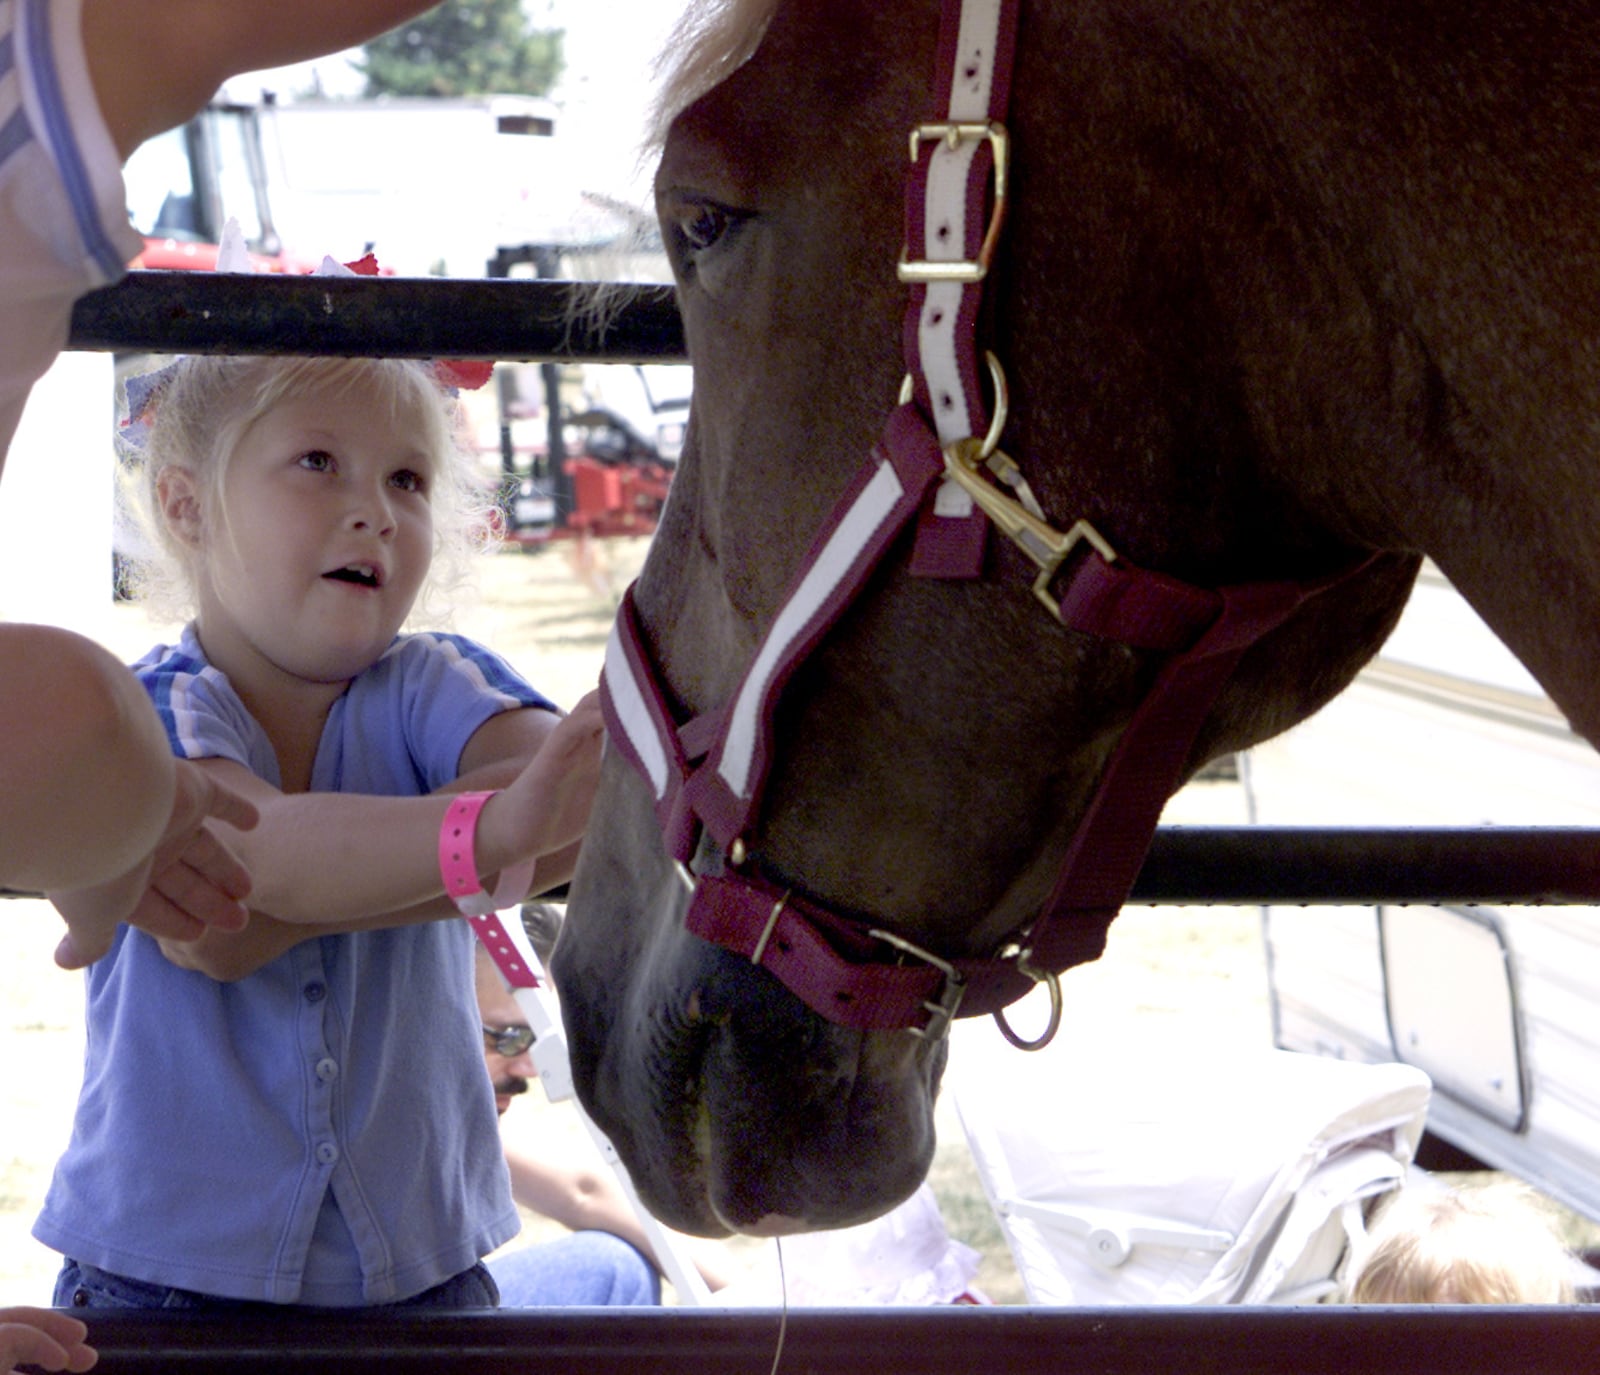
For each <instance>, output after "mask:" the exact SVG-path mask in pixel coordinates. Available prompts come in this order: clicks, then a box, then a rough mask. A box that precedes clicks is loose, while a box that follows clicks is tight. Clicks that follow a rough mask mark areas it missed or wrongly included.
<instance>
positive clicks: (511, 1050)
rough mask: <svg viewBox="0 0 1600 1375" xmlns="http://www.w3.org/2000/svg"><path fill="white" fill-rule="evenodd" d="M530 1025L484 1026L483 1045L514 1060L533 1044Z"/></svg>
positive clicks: (486, 1048)
mask: <svg viewBox="0 0 1600 1375" xmlns="http://www.w3.org/2000/svg"><path fill="white" fill-rule="evenodd" d="M533 1040H534V1037H533V1028H532V1027H531V1026H486V1027H484V1029H483V1047H484V1049H485V1050H492V1051H493V1052H494V1053H495V1054H496V1055H503V1056H505V1057H506V1059H508V1060H515V1059H516V1058H517V1056H519V1055H521V1054H522V1053H523V1051H525V1050H527V1048H528V1047H529V1046H531V1045H532V1044H533Z"/></svg>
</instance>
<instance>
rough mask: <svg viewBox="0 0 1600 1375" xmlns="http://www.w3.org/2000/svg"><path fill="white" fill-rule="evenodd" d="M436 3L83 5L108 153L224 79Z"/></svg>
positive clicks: (166, 125)
mask: <svg viewBox="0 0 1600 1375" xmlns="http://www.w3.org/2000/svg"><path fill="white" fill-rule="evenodd" d="M435 3H437V0H273V3H272V4H261V3H258V2H257V0H84V9H83V39H84V48H85V50H86V52H87V53H88V58H89V78H90V80H91V81H92V82H93V84H94V88H95V94H96V95H97V96H98V97H99V100H100V110H101V114H102V115H103V116H104V118H105V121H106V127H107V128H108V129H109V130H110V131H111V137H112V140H113V141H114V142H115V144H116V146H117V151H118V153H119V154H120V156H122V157H123V158H126V157H127V156H128V155H129V154H130V153H131V152H132V151H133V150H134V149H135V148H136V147H138V146H139V144H141V143H142V142H144V140H145V139H147V138H149V137H151V136H152V135H154V134H159V133H160V132H161V131H162V130H163V129H170V128H171V127H172V126H173V125H175V124H182V123H183V121H184V120H186V119H188V118H189V116H190V115H192V114H193V113H194V112H195V111H196V110H198V109H199V108H200V107H201V105H203V104H204V103H205V102H206V101H207V100H209V99H210V98H211V97H212V96H213V95H214V94H215V93H216V90H217V88H218V87H219V86H221V85H222V83H223V82H224V81H226V80H227V79H228V78H229V77H230V76H236V75H238V74H239V73H240V72H247V71H258V70H261V69H262V68H266V67H280V66H284V65H286V64H288V63H291V62H301V61H304V60H306V59H308V58H313V57H321V56H322V55H323V54H325V53H333V52H339V51H341V50H343V49H345V48H350V47H354V46H356V45H357V44H360V43H364V42H366V41H367V40H368V39H369V38H375V37H376V36H377V35H378V34H380V33H384V32H386V31H387V30H389V29H392V28H394V27H396V26H397V25H399V24H403V23H405V22H406V21H407V20H408V19H413V18H415V17H416V16H417V15H419V14H421V13H423V12H424V11H425V10H429V9H432V8H433V6H434V4H435Z"/></svg>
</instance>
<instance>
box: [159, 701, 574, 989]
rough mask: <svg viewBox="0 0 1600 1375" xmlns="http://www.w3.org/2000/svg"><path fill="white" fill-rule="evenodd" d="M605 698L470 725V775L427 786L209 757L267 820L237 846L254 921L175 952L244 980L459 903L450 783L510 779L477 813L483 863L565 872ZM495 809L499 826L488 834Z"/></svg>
mask: <svg viewBox="0 0 1600 1375" xmlns="http://www.w3.org/2000/svg"><path fill="white" fill-rule="evenodd" d="M600 737H601V726H600V717H599V704H598V698H597V697H596V696H595V695H594V694H590V696H589V697H586V698H585V699H584V700H583V701H582V702H580V703H579V704H578V706H577V707H576V708H575V709H574V710H573V712H572V714H571V715H570V716H568V717H566V718H565V719H561V720H558V718H556V717H555V716H554V714H553V713H551V712H547V711H539V710H535V709H523V710H516V711H508V712H502V713H501V714H499V715H498V716H495V717H492V718H491V719H490V720H488V721H486V722H485V723H484V724H483V725H482V726H480V727H479V728H478V730H477V731H476V732H474V734H473V736H472V739H471V740H470V741H469V742H468V745H467V748H466V749H465V750H464V751H463V752H462V758H461V765H462V773H461V774H460V776H459V777H457V778H456V779H455V781H454V782H453V783H451V784H450V785H449V787H448V788H447V789H444V790H441V791H440V792H437V793H433V794H430V795H429V796H427V797H369V796H363V795H352V794H340V793H293V794H286V793H281V792H279V791H278V790H277V789H276V788H273V787H272V786H271V785H270V784H267V783H263V782H262V781H261V780H260V779H257V778H255V776H254V775H252V774H250V773H249V771H248V770H246V769H244V768H243V767H242V766H240V765H237V764H233V763H231V762H228V761H223V760H210V761H205V766H206V767H208V768H210V769H212V770H213V771H215V772H219V773H220V774H221V776H223V777H225V778H227V779H228V780H229V781H230V783H233V784H234V785H236V786H238V787H239V788H241V789H249V790H250V795H251V796H252V799H253V800H254V801H255V802H256V804H257V807H258V809H259V810H260V812H261V818H262V819H261V822H260V824H259V825H258V826H257V827H256V829H255V830H254V831H253V832H251V833H250V834H249V835H242V834H241V835H240V836H239V837H238V844H239V848H240V851H241V853H243V855H244V858H245V861H246V863H247V864H248V865H249V866H250V868H251V877H252V882H253V885H254V886H253V889H252V895H251V908H252V915H251V920H250V925H249V926H248V927H247V928H246V929H245V930H244V931H242V932H237V933H233V932H229V933H223V932H210V933H208V934H207V935H206V936H205V937H204V938H203V939H202V940H200V941H196V942H192V943H187V944H184V945H176V944H166V945H164V949H165V950H166V953H167V956H168V958H169V959H171V960H173V962H174V963H176V964H180V965H182V966H184V967H185V968H190V969H198V970H200V971H201V972H203V973H206V974H209V975H210V976H211V977H213V978H220V979H237V978H242V977H243V976H245V975H246V974H249V973H252V972H254V971H255V970H256V969H259V968H260V967H261V966H262V965H263V964H265V963H267V962H268V961H269V960H271V959H275V958H276V957H277V956H278V955H281V954H282V953H283V952H284V951H285V950H288V949H289V948H290V947H291V946H293V945H296V944H298V943H299V942H300V941H302V940H307V939H310V938H311V937H313V936H322V935H329V934H334V933H345V932H352V931H367V930H376V929H380V928H385V927H391V926H402V925H412V924H415V923H417V922H423V921H437V920H439V919H440V918H444V917H452V916H455V915H456V908H455V906H454V904H453V903H451V901H450V900H449V899H448V898H447V897H445V895H444V884H443V881H442V879H441V878H440V876H439V861H438V846H439V825H440V823H441V822H442V820H443V818H444V812H445V809H446V807H447V806H448V805H449V795H450V794H451V793H455V792H461V791H465V790H468V789H485V790H487V789H493V788H496V787H499V786H504V788H505V791H504V792H502V793H501V795H500V796H498V797H496V798H494V799H492V800H491V801H490V802H489V803H488V805H486V806H485V807H484V809H483V812H482V813H481V814H480V818H479V825H478V833H477V844H476V846H475V847H474V850H475V854H476V856H477V859H478V867H479V875H480V877H481V879H482V880H483V881H484V882H485V883H486V884H492V879H493V876H494V875H495V874H496V873H497V872H498V871H499V870H500V869H502V868H505V867H507V866H508V865H511V864H514V863H517V862H518V861H520V860H522V859H525V858H528V857H530V856H531V857H534V858H537V859H538V861H539V867H538V872H537V873H536V875H535V879H534V885H533V887H534V891H538V892H542V891H545V890H546V889H548V888H550V887H552V886H553V885H554V884H556V883H558V882H560V881H562V880H563V879H564V878H566V877H567V876H568V874H569V873H570V870H571V865H572V862H573V857H574V855H575V854H576V851H577V840H576V837H578V836H580V835H581V833H582V829H583V826H584V824H585V823H586V822H587V819H588V812H589V805H590V803H591V802H592V800H593V796H594V785H595V781H596V777H597V775H598V770H599V754H600ZM491 818H494V820H495V823H496V825H497V826H498V827H499V828H501V829H503V831H504V838H503V839H502V838H498V837H497V836H496V835H495V834H493V833H491V831H490V827H489V825H488V823H489V821H490V819H491Z"/></svg>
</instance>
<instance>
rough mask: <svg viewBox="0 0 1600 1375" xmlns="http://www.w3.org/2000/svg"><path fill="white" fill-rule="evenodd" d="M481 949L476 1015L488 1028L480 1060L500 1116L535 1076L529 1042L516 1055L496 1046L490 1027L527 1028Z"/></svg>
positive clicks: (494, 1029)
mask: <svg viewBox="0 0 1600 1375" xmlns="http://www.w3.org/2000/svg"><path fill="white" fill-rule="evenodd" d="M486 964H487V961H486V960H484V959H483V958H482V955H481V952H480V956H479V961H478V976H477V986H478V1015H479V1017H480V1019H481V1020H482V1022H483V1025H484V1026H485V1027H487V1028H488V1031H486V1032H485V1033H484V1037H483V1062H484V1064H485V1065H486V1066H487V1067H488V1070H489V1082H490V1083H491V1084H493V1085H494V1106H495V1110H496V1111H497V1112H499V1113H500V1114H501V1115H502V1116H503V1115H504V1114H505V1110H506V1109H507V1108H509V1107H510V1106H511V1100H512V1099H513V1098H515V1097H516V1096H517V1095H518V1094H519V1093H526V1092H527V1091H528V1081H529V1080H531V1079H535V1078H537V1077H538V1071H537V1070H536V1069H535V1068H534V1067H533V1052H532V1043H531V1042H530V1043H529V1046H528V1047H527V1048H526V1049H524V1050H521V1051H519V1052H518V1053H517V1054H515V1055H504V1054H502V1053H501V1052H500V1051H498V1050H496V1049H495V1047H494V1045H493V1043H492V1040H491V1038H490V1036H489V1034H488V1033H489V1031H515V1030H517V1029H520V1028H526V1027H527V1025H528V1019H527V1018H526V1017H525V1016H523V1014H522V1009H521V1008H520V1007H518V1006H517V1000H516V998H515V997H513V996H512V995H511V993H510V992H509V991H508V990H507V989H506V987H505V985H504V984H503V983H501V981H500V976H499V974H498V973H497V972H496V971H495V970H494V968H493V966H489V967H488V968H487V969H486V968H485V965H486Z"/></svg>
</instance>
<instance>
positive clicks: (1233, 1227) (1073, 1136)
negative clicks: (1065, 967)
mask: <svg viewBox="0 0 1600 1375" xmlns="http://www.w3.org/2000/svg"><path fill="white" fill-rule="evenodd" d="M1087 1058H1088V1056H1087V1054H1086V1055H1085V1057H1084V1059H1085V1060H1086V1059H1087ZM956 1069H958V1066H956V1065H952V1070H956ZM1030 1069H1031V1071H1032V1072H1030ZM953 1080H954V1082H953V1083H951V1084H949V1085H947V1091H952V1092H953V1093H954V1097H955V1106H956V1109H957V1112H958V1114H959V1116H960V1120H961V1124H962V1128H963V1130H964V1131H965V1133H966V1137H967V1142H968V1145H969V1146H970V1148H971V1151H972V1156H973V1159H974V1160H975V1162H976V1163H977V1168H978V1174H979V1176H980V1177H981V1179H982V1181H983V1186H984V1189H985V1191H986V1192H987V1193H988V1195H989V1202H990V1205H991V1206H992V1207H993V1209H994V1211H995V1214H996V1216H997V1217H998V1218H999V1220H1000V1226H1001V1229H1002V1231H1003V1232H1004V1233H1005V1237H1006V1241H1007V1243H1008V1244H1009V1245H1010V1248H1011V1253H1012V1256H1013V1257H1014V1258H1015V1260H1016V1264H1017V1269H1018V1271H1019V1272H1020V1274H1021V1276H1022V1281H1023V1284H1024V1286H1025V1287H1026V1289H1027V1291H1028V1295H1029V1298H1030V1300H1031V1301H1032V1302H1034V1303H1036V1304H1046V1305H1079V1306H1090V1307H1093V1306H1101V1305H1121V1304H1157V1305H1161V1304H1166V1305H1175V1304H1222V1303H1237V1304H1264V1303H1297V1302H1298V1303H1305V1302H1315V1301H1317V1300H1319V1299H1323V1298H1327V1297H1331V1296H1336V1295H1337V1292H1338V1290H1339V1276H1340V1273H1341V1271H1342V1267H1343V1265H1344V1264H1345V1262H1346V1259H1347V1256H1348V1253H1349V1249H1350V1242H1351V1241H1352V1240H1353V1239H1355V1238H1358V1237H1360V1236H1361V1235H1362V1231H1363V1229H1362V1219H1363V1216H1364V1214H1365V1213H1366V1212H1367V1211H1368V1207H1367V1205H1368V1204H1369V1203H1370V1202H1371V1201H1374V1200H1376V1199H1377V1198H1379V1197H1380V1196H1382V1195H1384V1194H1386V1193H1388V1192H1389V1191H1390V1190H1391V1189H1394V1188H1397V1187H1399V1185H1400V1184H1401V1183H1402V1182H1403V1180H1404V1177H1405V1174H1406V1170H1407V1167H1408V1166H1409V1165H1410V1162H1411V1159H1412V1157H1413V1155H1414V1154H1415V1153H1416V1148H1417V1143H1418V1141H1419V1140H1420V1139H1421V1137H1422V1130H1423V1125H1424V1121H1425V1118H1426V1115H1427V1107H1428V1097H1429V1092H1430V1088H1431V1085H1430V1083H1429V1080H1428V1077H1427V1076H1426V1075H1425V1074H1423V1073H1422V1072H1421V1071H1420V1070H1417V1069H1415V1068H1413V1067H1411V1066H1409V1065H1400V1064H1388V1065H1367V1064H1356V1063H1353V1062H1349V1061H1343V1060H1331V1059H1324V1058H1321V1057H1319V1056H1314V1055H1300V1054H1295V1053H1292V1052H1289V1051H1278V1050H1272V1051H1263V1052H1259V1053H1248V1052H1247V1053H1244V1054H1240V1053H1238V1052H1234V1051H1230V1052H1229V1053H1227V1054H1225V1055H1217V1056H1213V1057H1207V1058H1200V1057H1196V1056H1194V1055H1192V1054H1191V1055H1185V1054H1182V1053H1172V1052H1168V1053H1163V1054H1161V1055H1159V1056H1156V1055H1140V1056H1135V1057H1133V1058H1132V1059H1130V1058H1128V1057H1127V1056H1118V1057H1116V1059H1115V1061H1114V1063H1107V1064H1100V1065H1091V1064H1087V1063H1084V1061H1083V1060H1080V1061H1078V1062H1077V1063H1076V1064H1074V1063H1071V1062H1068V1061H1066V1060H1065V1059H1064V1058H1052V1061H1051V1062H1050V1063H1049V1064H1036V1065H1033V1066H1030V1065H1029V1063H1028V1057H1026V1056H1017V1055H1013V1056H1011V1057H1009V1058H1001V1059H995V1058H993V1057H988V1058H986V1059H985V1062H984V1063H983V1065H982V1067H981V1072H972V1073H966V1074H961V1073H956V1074H954V1075H953Z"/></svg>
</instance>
